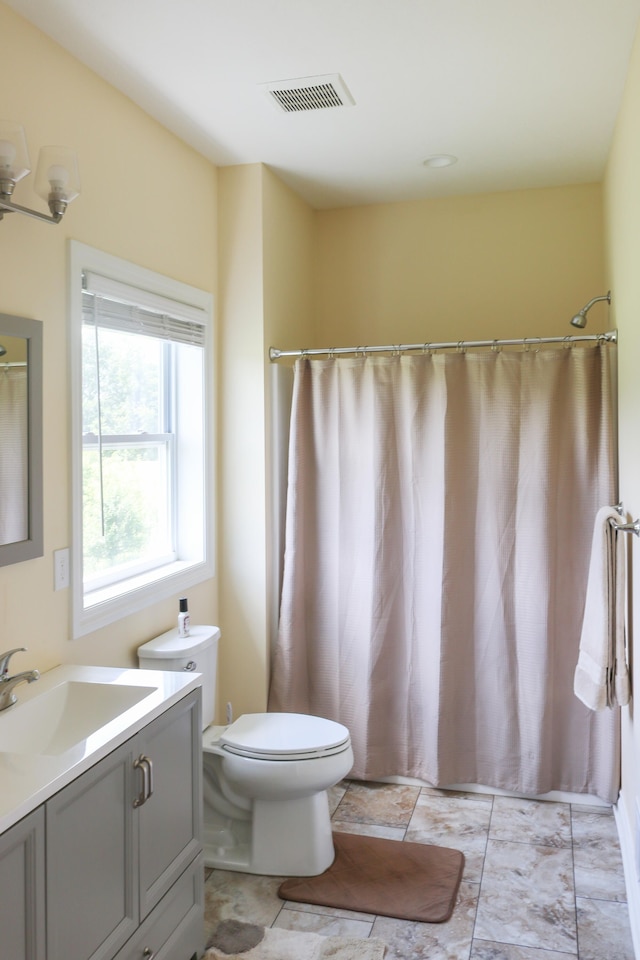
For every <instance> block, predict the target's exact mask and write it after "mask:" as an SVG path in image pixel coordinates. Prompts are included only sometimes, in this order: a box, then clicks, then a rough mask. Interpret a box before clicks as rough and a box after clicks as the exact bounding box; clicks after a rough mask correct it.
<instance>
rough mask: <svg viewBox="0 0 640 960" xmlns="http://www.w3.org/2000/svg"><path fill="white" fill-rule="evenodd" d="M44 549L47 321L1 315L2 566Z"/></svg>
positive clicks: (0, 522)
mask: <svg viewBox="0 0 640 960" xmlns="http://www.w3.org/2000/svg"><path fill="white" fill-rule="evenodd" d="M42 545H43V538H42V323H41V322H40V321H39V320H29V319H27V318H25V317H14V316H10V315H9V314H4V313H0V566H6V565H7V564H9V563H18V562H19V561H21V560H31V559H32V558H33V557H41V556H42V553H43V550H42Z"/></svg>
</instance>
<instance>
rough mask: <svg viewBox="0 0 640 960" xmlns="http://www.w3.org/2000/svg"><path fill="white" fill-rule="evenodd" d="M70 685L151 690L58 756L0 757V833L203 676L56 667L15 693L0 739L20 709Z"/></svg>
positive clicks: (0, 718)
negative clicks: (46, 693) (80, 682)
mask: <svg viewBox="0 0 640 960" xmlns="http://www.w3.org/2000/svg"><path fill="white" fill-rule="evenodd" d="M69 680H72V681H82V682H84V683H116V684H125V685H129V686H135V687H149V695H148V696H145V697H144V698H143V699H142V700H140V701H139V702H138V703H136V704H134V705H133V706H132V707H129V709H127V710H125V711H124V713H121V714H120V715H119V716H118V717H117V718H116V719H115V720H111V721H110V722H109V723H107V724H106V725H105V726H103V727H101V728H100V729H98V730H97V731H95V732H92V734H91V736H90V737H88V738H87V739H86V740H82V741H80V742H79V743H77V744H75V745H74V746H73V747H71V749H69V750H67V751H65V752H64V753H61V754H59V755H58V756H41V755H38V756H36V755H34V754H25V753H8V752H0V833H2V832H3V831H4V830H7V829H8V828H9V827H11V826H12V825H13V824H14V823H17V822H18V820H21V819H22V817H24V816H26V815H27V814H28V813H31V811H32V810H35V809H36V807H39V806H40V804H42V803H44V801H45V800H47V799H48V798H49V797H51V796H53V794H54V793H57V791H58V790H60V789H61V788H62V787H64V786H66V785H67V784H68V783H70V782H71V781H72V780H75V779H76V777H78V776H80V774H81V773H84V771H85V770H88V769H89V768H90V767H92V766H93V765H94V764H95V763H97V762H98V760H101V759H102V758H103V757H106V756H107V754H109V753H111V751H112V750H114V749H115V748H116V747H118V746H120V744H122V743H124V742H125V740H128V739H129V738H130V737H132V736H133V735H134V734H136V733H137V732H138V731H139V730H140V729H142V727H144V726H146V724H148V723H150V722H151V721H152V720H154V719H155V718H156V717H158V716H160V714H162V713H164V711H165V710H167V709H168V708H169V707H171V706H172V705H173V704H174V703H177V702H178V701H179V700H181V699H182V698H183V697H185V696H186V695H187V694H188V693H190V692H191V690H195V689H196V688H197V687H199V686H200V684H201V675H200V674H197V673H184V672H179V671H175V672H168V671H164V670H136V669H120V668H118V667H86V666H60V667H55V668H54V669H53V670H49V671H47V672H46V673H43V674H42V675H41V677H40V679H39V680H37V681H36V682H34V683H30V684H28V685H27V684H24V683H23V684H20V685H19V686H18V687H17V688H16V694H17V697H18V703H17V704H15V705H14V706H12V707H8V708H7V710H2V711H0V735H1V733H2V722H3V719H4V717H5V716H7V717H8V716H9V714H11V713H12V712H13V711H19V710H20V704H26V703H28V702H29V701H30V700H32V699H34V698H35V697H37V696H39V695H41V694H43V693H45V692H46V691H48V690H52V689H53V688H54V687H55V686H57V685H58V684H61V683H64V682H66V681H69ZM16 716H17V714H16ZM14 722H15V721H14Z"/></svg>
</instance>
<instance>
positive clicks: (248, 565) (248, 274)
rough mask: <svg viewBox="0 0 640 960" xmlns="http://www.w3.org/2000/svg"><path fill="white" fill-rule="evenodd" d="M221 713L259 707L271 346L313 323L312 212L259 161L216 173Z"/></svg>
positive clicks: (264, 657) (263, 681)
mask: <svg viewBox="0 0 640 960" xmlns="http://www.w3.org/2000/svg"><path fill="white" fill-rule="evenodd" d="M219 189H220V221H219V224H220V229H219V245H220V261H219V282H220V303H221V317H222V323H221V330H220V351H219V354H220V374H219V376H220V386H221V399H220V422H219V449H220V478H221V480H220V523H219V531H220V543H219V549H220V555H221V558H222V560H221V574H220V576H221V579H220V624H221V627H222V642H221V646H220V682H219V697H220V704H219V715H220V717H222V716H223V713H222V711H223V710H224V708H225V706H226V703H227V702H230V703H231V704H232V706H233V714H234V716H239V715H240V714H241V713H245V712H248V711H255V710H264V709H265V708H266V697H267V681H268V661H269V642H270V617H271V612H272V610H271V601H272V596H271V591H270V587H271V580H270V577H271V556H270V552H269V543H270V535H271V514H270V509H269V505H270V496H271V485H270V479H269V477H270V449H269V440H270V429H269V418H270V393H269V366H268V360H267V352H268V346H269V344H270V343H273V342H276V341H278V340H280V339H282V338H283V337H284V338H287V337H289V336H293V337H294V338H295V337H296V336H297V331H302V332H303V331H305V330H306V329H308V328H309V325H310V310H311V250H312V247H313V233H312V230H313V222H314V218H313V213H312V211H311V210H310V209H309V207H308V206H307V205H306V204H305V203H303V201H301V200H300V198H299V197H297V196H296V195H295V194H293V193H292V192H291V191H290V190H289V189H288V188H287V187H285V186H284V184H282V183H281V181H280V180H278V179H277V178H276V177H275V176H274V175H273V174H272V173H270V171H268V170H267V169H266V168H264V167H263V166H261V165H259V164H256V165H247V166H240V167H228V168H223V169H221V170H220V171H219Z"/></svg>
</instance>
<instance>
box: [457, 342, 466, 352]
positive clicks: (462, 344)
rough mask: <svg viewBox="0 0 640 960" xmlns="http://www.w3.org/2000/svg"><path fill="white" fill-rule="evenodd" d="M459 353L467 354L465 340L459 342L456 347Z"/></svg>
mask: <svg viewBox="0 0 640 960" xmlns="http://www.w3.org/2000/svg"><path fill="white" fill-rule="evenodd" d="M456 350H457V351H458V353H465V352H466V351H465V348H464V340H458V346H457V347H456Z"/></svg>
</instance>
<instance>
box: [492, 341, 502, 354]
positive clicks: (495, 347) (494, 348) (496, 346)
mask: <svg viewBox="0 0 640 960" xmlns="http://www.w3.org/2000/svg"><path fill="white" fill-rule="evenodd" d="M491 350H492V351H493V353H500V345H499V344H498V341H497V340H494V341H493V343H492V344H491Z"/></svg>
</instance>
